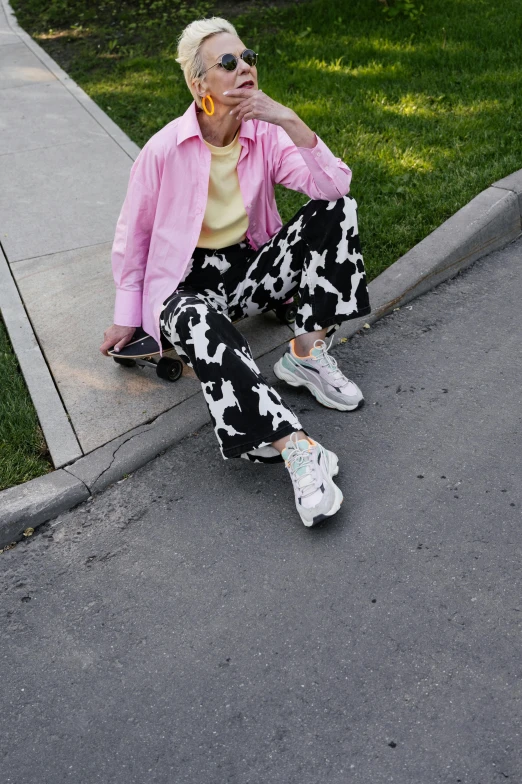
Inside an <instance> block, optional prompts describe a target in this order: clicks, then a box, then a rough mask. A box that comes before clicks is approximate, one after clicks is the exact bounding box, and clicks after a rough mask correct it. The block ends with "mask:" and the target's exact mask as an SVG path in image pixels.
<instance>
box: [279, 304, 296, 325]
mask: <svg viewBox="0 0 522 784" xmlns="http://www.w3.org/2000/svg"><path fill="white" fill-rule="evenodd" d="M274 313H275V314H276V316H277V318H278V319H279V321H280V322H281V324H293V323H294V321H295V317H296V315H297V308H296V306H295V303H293V302H290V303H289V304H284V305H278V306H277V307H276V308H274Z"/></svg>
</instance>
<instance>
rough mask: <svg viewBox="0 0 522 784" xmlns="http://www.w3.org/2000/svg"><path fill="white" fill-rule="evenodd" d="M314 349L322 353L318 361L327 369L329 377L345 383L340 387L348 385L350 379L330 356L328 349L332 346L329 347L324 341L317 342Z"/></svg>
mask: <svg viewBox="0 0 522 784" xmlns="http://www.w3.org/2000/svg"><path fill="white" fill-rule="evenodd" d="M314 348H317V349H319V351H320V352H321V356H319V357H317V359H318V360H319V362H320V364H321V365H322V367H325V368H326V371H327V373H328V375H329V376H332V379H333V381H337V382H339V381H341V382H343V383H342V384H340V386H344V385H345V384H348V379H347V378H346V376H345V375H344V373H342V372H341V371H340V370H339V368H338V367H337V360H336V359H334V358H333V357H331V356H330V354H328V349H329V348H330V346H327V345H326V343H325V342H324V340H316V341H315V343H314Z"/></svg>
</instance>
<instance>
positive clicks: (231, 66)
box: [221, 54, 237, 71]
mask: <svg viewBox="0 0 522 784" xmlns="http://www.w3.org/2000/svg"><path fill="white" fill-rule="evenodd" d="M221 65H222V67H223V68H224V69H225V71H235V69H236V68H237V58H236V57H234V55H233V54H224V55H223V57H222V58H221Z"/></svg>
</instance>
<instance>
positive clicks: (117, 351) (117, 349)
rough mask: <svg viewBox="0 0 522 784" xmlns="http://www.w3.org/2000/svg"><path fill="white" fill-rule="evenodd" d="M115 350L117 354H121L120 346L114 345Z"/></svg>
mask: <svg viewBox="0 0 522 784" xmlns="http://www.w3.org/2000/svg"><path fill="white" fill-rule="evenodd" d="M113 351H115V352H116V353H117V354H119V352H120V349H119V348H118V346H114V349H113Z"/></svg>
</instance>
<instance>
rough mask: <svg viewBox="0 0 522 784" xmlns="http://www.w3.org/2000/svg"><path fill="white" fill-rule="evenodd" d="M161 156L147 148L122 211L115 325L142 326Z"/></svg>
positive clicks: (115, 258)
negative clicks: (158, 156)
mask: <svg viewBox="0 0 522 784" xmlns="http://www.w3.org/2000/svg"><path fill="white" fill-rule="evenodd" d="M158 163H159V161H158V159H157V156H155V155H154V154H153V153H152V152H149V151H148V150H147V148H146V146H145V147H144V148H143V149H142V150H141V152H140V154H139V155H138V157H137V158H136V160H135V161H134V163H133V165H132V168H131V172H130V176H129V184H128V187H127V193H126V196H125V200H124V202H123V206H122V208H121V211H120V215H119V218H118V221H117V223H116V230H115V235H114V242H113V245H112V253H111V261H112V272H113V276H114V282H115V284H116V301H115V306H114V323H115V324H118V325H120V326H123V327H139V326H141V307H142V295H143V280H144V277H145V269H146V266H147V258H148V254H149V245H150V239H151V235H152V228H153V225H154V217H155V214H156V206H157V202H158V196H159V186H160V183H161V168H160V166H159V165H158Z"/></svg>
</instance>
